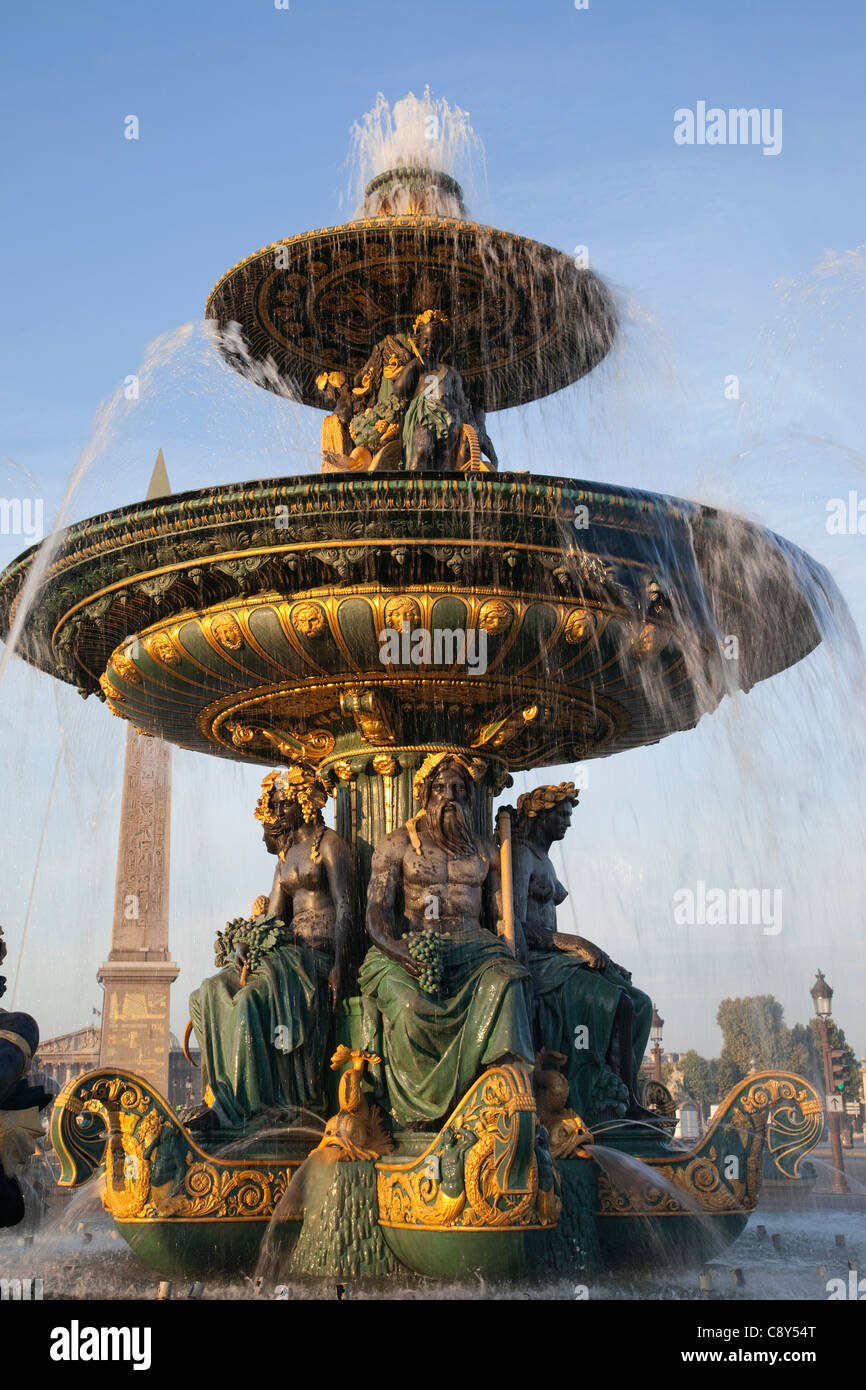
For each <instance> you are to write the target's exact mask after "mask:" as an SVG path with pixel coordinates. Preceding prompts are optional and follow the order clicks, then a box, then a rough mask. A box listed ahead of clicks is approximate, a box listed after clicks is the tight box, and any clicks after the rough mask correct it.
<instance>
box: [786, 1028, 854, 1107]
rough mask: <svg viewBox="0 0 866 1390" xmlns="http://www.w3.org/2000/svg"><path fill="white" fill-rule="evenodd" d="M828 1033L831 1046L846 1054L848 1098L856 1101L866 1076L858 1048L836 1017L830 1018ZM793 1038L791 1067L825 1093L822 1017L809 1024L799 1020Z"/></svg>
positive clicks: (844, 1076)
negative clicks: (854, 1046) (851, 1043)
mask: <svg viewBox="0 0 866 1390" xmlns="http://www.w3.org/2000/svg"><path fill="white" fill-rule="evenodd" d="M827 1036H828V1041H829V1044H830V1046H831V1047H838V1048H841V1050H842V1051H843V1052H844V1054H845V1066H844V1070H843V1072H842V1080H843V1081H844V1083H845V1092H846V1096H847V1098H848V1099H849V1100H856V1099H857V1098H858V1097H859V1095H860V1092H861V1082H862V1077H861V1073H860V1067H859V1064H858V1062H857V1057H856V1054H855V1052H854V1049H853V1048H852V1047H850V1046H849V1044H848V1041H847V1039H846V1037H845V1031H844V1029H842V1028H840V1027H839V1025H838V1023H836V1022H835V1020H834V1019H832V1018H828V1020H827ZM790 1039H791V1042H790V1048H789V1052H788V1062H787V1067H788V1070H789V1071H795V1072H797V1073H798V1074H799V1075H800V1076H804V1077H805V1078H806V1080H807V1081H811V1083H812V1085H813V1086H814V1087H815V1088H816V1090H817V1091H818V1092H819V1093H820V1094H821V1095H823V1094H824V1088H825V1077H824V1043H823V1039H822V1036H821V1022H820V1019H817V1018H810V1019H809V1022H808V1023H807V1024H806V1026H805V1027H803V1025H802V1023H795V1024H794V1027H793V1028H792V1029H791V1033H790Z"/></svg>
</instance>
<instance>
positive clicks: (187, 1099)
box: [30, 1027, 201, 1109]
mask: <svg viewBox="0 0 866 1390" xmlns="http://www.w3.org/2000/svg"><path fill="white" fill-rule="evenodd" d="M100 1036H101V1035H100V1029H99V1028H93V1027H87V1028H78V1029H76V1031H75V1032H74V1033H61V1034H60V1035H59V1036H58V1037H56V1038H45V1039H44V1040H43V1041H42V1042H40V1044H39V1047H38V1048H37V1050H36V1052H35V1054H34V1057H33V1061H32V1062H31V1064H30V1076H31V1078H32V1079H33V1080H34V1081H41V1082H42V1084H43V1085H47V1086H48V1089H49V1090H53V1091H60V1090H62V1089H63V1087H64V1086H65V1085H66V1083H67V1081H74V1080H75V1078H76V1077H77V1076H81V1075H82V1074H83V1073H84V1072H86V1071H95V1070H96V1068H97V1067H98V1066H99V1046H100ZM190 1056H191V1057H192V1059H193V1063H194V1064H195V1063H197V1064H198V1065H192V1066H191V1065H190V1063H189V1062H188V1061H187V1060H186V1058H185V1057H184V1055H183V1048H182V1047H181V1045H180V1043H179V1042H178V1040H177V1038H176V1037H175V1035H174V1033H172V1034H171V1035H170V1043H169V1054H168V1095H167V1097H166V1099H167V1100H168V1101H169V1103H170V1104H171V1105H172V1106H173V1107H174V1108H175V1109H177V1108H178V1107H179V1106H183V1105H194V1104H195V1103H196V1102H197V1101H198V1100H200V1099H201V1053H200V1052H199V1051H197V1050H195V1049H192V1048H191V1049H190Z"/></svg>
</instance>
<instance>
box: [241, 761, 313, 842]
mask: <svg viewBox="0 0 866 1390" xmlns="http://www.w3.org/2000/svg"><path fill="white" fill-rule="evenodd" d="M327 799H328V793H327V791H326V790H325V787H324V786H323V784H322V782H321V781H320V780H319V777H318V774H317V773H316V770H315V768H313V767H310V765H309V764H308V763H292V764H291V766H290V767H281V768H277V769H276V771H274V772H269V773H268V774H267V776H266V777H265V778H264V779H263V781H262V794H261V796H260V797H259V799H258V802H257V804H256V809H255V817H256V820H259V821H261V822H262V825H263V826H264V830H263V834H262V839H263V840H264V842H265V845H266V846H267V849H268V852H269V853H270V854H278V853H279V851H280V849H282V848H286V847H287V842H288V844H289V845H291V842H292V840H293V838H294V836H295V834H296V832H297V831H298V829H299V828H300V826H301V825H302V824H303V823H304V822H306V823H307V824H310V823H312V822H315V823H316V824H317V825H322V824H324V816H323V815H322V807H323V806H324V805H325V803H326V801H327Z"/></svg>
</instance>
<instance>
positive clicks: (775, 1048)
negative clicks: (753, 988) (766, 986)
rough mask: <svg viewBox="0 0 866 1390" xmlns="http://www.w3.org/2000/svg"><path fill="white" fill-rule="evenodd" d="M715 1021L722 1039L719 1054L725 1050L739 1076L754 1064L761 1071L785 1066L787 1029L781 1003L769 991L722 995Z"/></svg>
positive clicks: (788, 1045) (787, 1044) (751, 1068)
mask: <svg viewBox="0 0 866 1390" xmlns="http://www.w3.org/2000/svg"><path fill="white" fill-rule="evenodd" d="M716 1022H717V1023H718V1025H719V1027H720V1028H721V1030H722V1037H723V1038H724V1040H725V1045H724V1048H723V1050H722V1055H723V1056H724V1055H725V1054H727V1056H728V1057H729V1058H730V1061H731V1062H732V1063H733V1065H734V1066H735V1067H736V1068H737V1069H738V1070H739V1073H740V1077H743V1076H747V1075H748V1074H749V1072H750V1071H752V1070H753V1069H754V1067H757V1069H758V1070H759V1071H761V1070H763V1069H764V1068H770V1067H784V1066H785V1064H786V1062H787V1058H788V1053H789V1047H790V1043H789V1029H788V1028H787V1027H786V1026H785V1023H784V1010H783V1008H782V1005H781V1004H780V1003H779V1001H778V999H776V998H774V997H773V995H772V994H753V995H751V996H747V997H746V998H745V999H723V1000H722V1002H721V1004H720V1005H719V1010H718V1013H717V1014H716ZM735 1084H736V1083H735Z"/></svg>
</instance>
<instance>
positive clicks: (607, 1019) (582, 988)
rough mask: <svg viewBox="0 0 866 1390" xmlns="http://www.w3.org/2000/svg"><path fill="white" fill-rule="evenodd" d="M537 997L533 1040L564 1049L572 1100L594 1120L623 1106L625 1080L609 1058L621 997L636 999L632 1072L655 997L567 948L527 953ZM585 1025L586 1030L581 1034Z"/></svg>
mask: <svg viewBox="0 0 866 1390" xmlns="http://www.w3.org/2000/svg"><path fill="white" fill-rule="evenodd" d="M529 969H530V971H531V973H532V986H533V997H534V1026H535V1039H536V1044H537V1046H538V1047H539V1048H549V1049H551V1050H552V1051H555V1052H562V1053H564V1054H565V1056H566V1057H567V1058H568V1061H567V1063H566V1065H565V1068H564V1070H565V1074H566V1076H567V1077H568V1084H569V1089H570V1097H569V1104H570V1106H571V1107H572V1109H573V1110H576V1111H577V1113H578V1114H579V1115H580V1116H581V1117H582V1118H583V1119H584V1120H586V1121H587V1123H589V1122H591V1121H592V1119H593V1118H594V1117H596V1116H597V1115H598V1113H599V1112H600V1111H601V1112H604V1111H605V1110H609V1109H611V1108H613V1109H617V1110H624V1109H625V1106H626V1104H627V1100H628V1097H627V1092H626V1087H625V1085H624V1084H623V1083H622V1082H621V1081H619V1080H618V1078H617V1077H616V1076H615V1075H614V1073H613V1072H612V1071H611V1069H610V1067H609V1066H608V1064H607V1061H606V1057H607V1052H608V1049H609V1047H610V1041H611V1035H612V1033H613V1021H614V1017H615V1015H616V1011H617V1007H618V1005H619V1000H620V996H621V995H622V994H627V995H628V997H629V998H630V999H631V1001H632V1007H633V1009H634V1019H633V1023H632V1049H633V1052H634V1075H635V1076H637V1072H638V1068H639V1066H640V1064H641V1061H642V1059H643V1055H644V1052H645V1050H646V1045H647V1041H648V1039H649V1031H650V1023H651V1022H652V1009H653V1006H652V1000H651V999H650V998H649V996H648V995H646V994H644V993H643V991H642V990H639V989H637V988H635V986H634V985H633V984H632V983H631V981H630V980H629V979H628V978H627V977H626V975H624V974H623V973H622V971H620V970H619V969H617V967H616V966H615V965H614V964H613V963H611V964H610V965H608V966H607V968H606V969H604V970H593V969H591V968H590V967H589V966H588V965H587V964H586V963H585V962H584V961H582V960H581V959H580V957H579V956H576V955H572V954H571V953H570V952H567V951H558V950H556V949H554V950H551V951H536V950H531V951H530V952H529ZM581 1025H585V1026H586V1030H587V1031H586V1038H585V1041H586V1044H587V1045H586V1046H583V1042H584V1035H583V1034H582V1033H577V1031H576V1030H577V1029H578V1028H580V1027H581Z"/></svg>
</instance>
